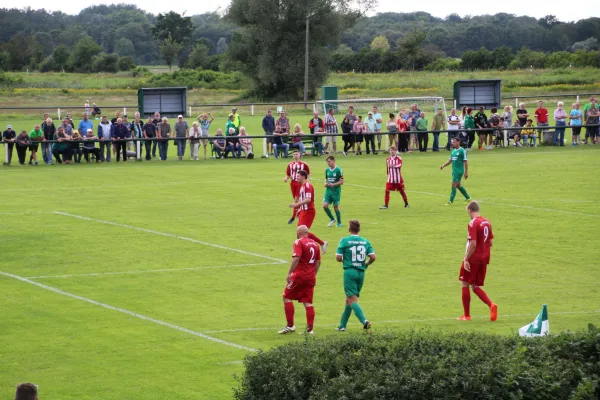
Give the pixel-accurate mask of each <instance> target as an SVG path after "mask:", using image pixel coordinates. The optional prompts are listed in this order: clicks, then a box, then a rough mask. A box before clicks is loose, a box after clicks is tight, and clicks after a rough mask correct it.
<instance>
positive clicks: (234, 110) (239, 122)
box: [231, 107, 242, 136]
mask: <svg viewBox="0 0 600 400" xmlns="http://www.w3.org/2000/svg"><path fill="white" fill-rule="evenodd" d="M231 113H232V114H233V125H234V127H235V135H236V136H237V135H238V134H239V133H240V126H242V120H241V118H240V114H238V113H237V108H235V107H233V108H232V109H231Z"/></svg>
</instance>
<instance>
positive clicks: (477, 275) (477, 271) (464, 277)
mask: <svg viewBox="0 0 600 400" xmlns="http://www.w3.org/2000/svg"><path fill="white" fill-rule="evenodd" d="M469 265H470V266H471V271H466V270H465V263H464V261H463V263H462V265H461V266H460V275H459V276H458V280H459V281H461V282H466V283H468V284H469V285H475V286H483V285H484V283H485V274H486V272H487V264H480V263H473V262H470V263H469Z"/></svg>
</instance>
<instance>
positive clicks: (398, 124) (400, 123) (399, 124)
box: [396, 118, 407, 132]
mask: <svg viewBox="0 0 600 400" xmlns="http://www.w3.org/2000/svg"><path fill="white" fill-rule="evenodd" d="M396 127H397V128H398V132H406V129H407V126H406V121H405V120H404V118H398V120H397V121H396Z"/></svg>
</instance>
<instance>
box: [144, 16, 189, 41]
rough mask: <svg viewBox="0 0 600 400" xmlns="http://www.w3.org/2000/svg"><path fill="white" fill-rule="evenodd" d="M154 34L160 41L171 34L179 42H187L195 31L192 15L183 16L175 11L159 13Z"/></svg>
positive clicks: (153, 28) (153, 29) (153, 30)
mask: <svg viewBox="0 0 600 400" xmlns="http://www.w3.org/2000/svg"><path fill="white" fill-rule="evenodd" d="M151 31H152V35H154V38H155V39H156V40H158V41H159V42H162V41H164V40H165V39H167V38H168V37H169V36H170V37H171V38H172V40H174V41H175V42H177V43H181V44H186V43H187V42H188V41H189V40H190V38H191V36H192V32H193V31H194V25H193V24H192V18H191V17H182V16H181V15H179V14H177V13H176V12H174V11H169V12H168V13H166V14H158V17H157V18H156V25H154V26H153V27H152V29H151Z"/></svg>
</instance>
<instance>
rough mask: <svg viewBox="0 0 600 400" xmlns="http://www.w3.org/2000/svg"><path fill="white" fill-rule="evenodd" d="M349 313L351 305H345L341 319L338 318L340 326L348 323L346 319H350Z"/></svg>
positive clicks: (342, 326)
mask: <svg viewBox="0 0 600 400" xmlns="http://www.w3.org/2000/svg"><path fill="white" fill-rule="evenodd" d="M351 315H352V307H350V306H346V308H344V312H343V313H342V319H341V320H340V328H345V327H346V325H348V320H349V319H350V316H351Z"/></svg>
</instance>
